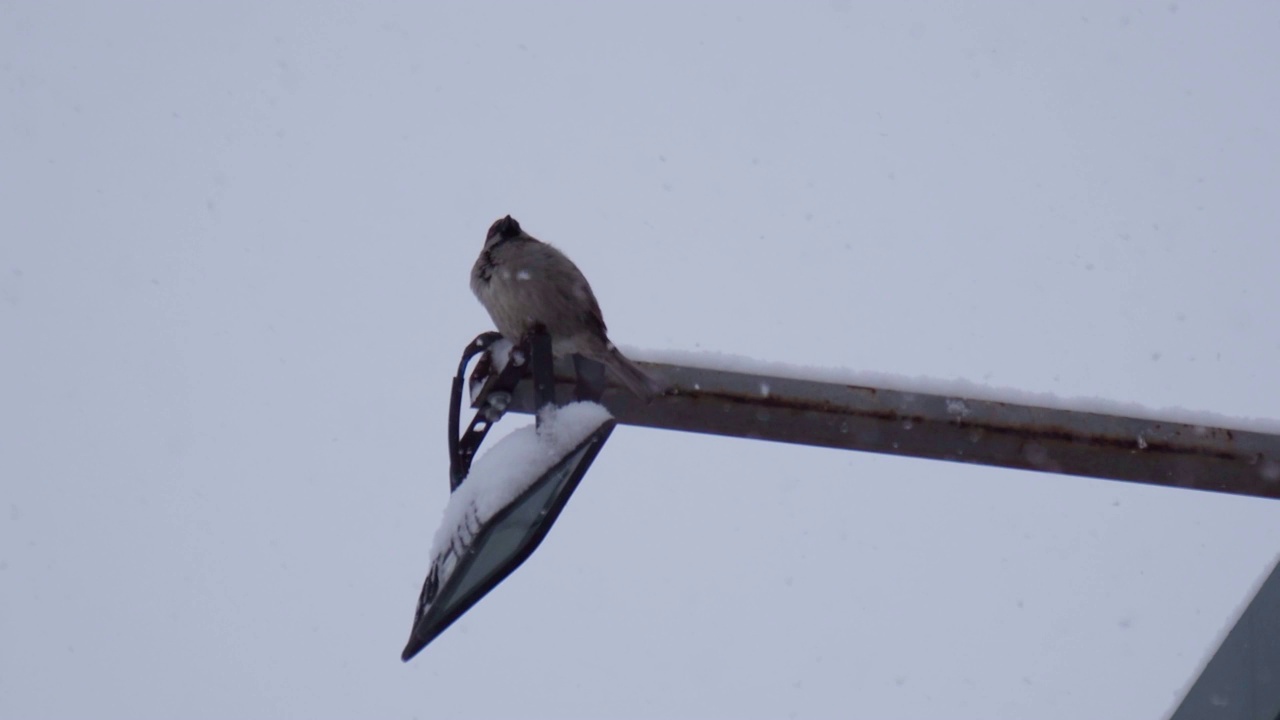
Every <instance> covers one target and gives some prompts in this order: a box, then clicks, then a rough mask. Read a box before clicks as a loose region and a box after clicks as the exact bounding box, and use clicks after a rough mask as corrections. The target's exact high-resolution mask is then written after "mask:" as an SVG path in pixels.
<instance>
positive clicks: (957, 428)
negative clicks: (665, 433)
mask: <svg viewBox="0 0 1280 720" xmlns="http://www.w3.org/2000/svg"><path fill="white" fill-rule="evenodd" d="M640 364H641V365H643V366H647V367H648V368H650V369H651V370H652V371H653V372H654V373H655V374H658V375H659V376H661V377H662V378H664V379H666V380H668V381H670V382H672V383H673V384H674V386H675V387H676V391H675V393H674V394H670V395H666V396H663V397H660V398H657V399H655V400H653V401H651V402H649V403H645V402H644V401H642V400H640V399H638V398H636V397H635V396H633V395H631V394H630V393H628V392H627V391H626V390H624V389H621V388H619V387H618V386H616V385H610V386H609V388H608V390H607V391H606V392H605V394H604V397H603V400H602V402H603V403H604V405H605V406H606V407H607V408H608V409H609V411H610V412H611V413H613V415H614V417H615V418H617V420H618V422H619V423H620V424H624V425H640V426H644V427H653V428H665V429H668V430H682V431H686V432H700V433H710V434H714V435H728V436H732V437H741V438H753V439H759V440H773V441H777V442H787V443H798V444H804V445H817V446H823V447H832V448H843V449H848V450H864V451H868V452H877V453H888V454H892V455H904V456H909V457H918V458H929V459H934V460H950V461H955V462H965V463H979V464H985V465H996V466H1000V467H1009V468H1018V469H1022V470H1035V471H1040V472H1052V473H1064V474H1068V475H1082V476H1087V477H1094V478H1102V479H1109V480H1126V481H1130V482H1140V483H1147V484H1152V485H1164V486H1169V487H1179V488H1191V489H1196V490H1210V491H1214V492H1225V493H1234V494H1238V495H1252V496H1255V497H1266V498H1277V499H1280V436H1275V435H1266V434H1262V433H1255V432H1247V431H1242V430H1232V429H1227V428H1212V427H1200V426H1195V425H1184V424H1180V423H1171V422H1164V421H1157V420H1144V419H1140V418H1129V417H1119V416H1111V415H1102V414H1098V413H1089V412H1076V411H1071V410H1056V409H1051V408H1041V407H1032V406H1025V405H1017V404H1013V403H1001V402H990V401H984V400H972V399H967V398H959V397H948V396H944V395H931V394H926V393H908V392H899V391H895V390H883V389H878V388H872V387H857V386H851V385H839V384H833V383H822V382H814V381H810V380H794V379H790V378H779V377H765V376H758V375H747V374H743V373H735V372H726V371H722V370H707V369H703V368H693V367H682V366H677V365H658V364H652V363H640ZM573 378H574V373H573V368H572V366H571V364H570V363H569V362H568V361H567V360H563V361H559V362H557V364H556V383H557V385H559V386H563V387H564V390H562V391H561V392H563V393H569V392H572V390H571V386H572V384H573ZM562 397H568V395H562ZM510 409H511V410H514V411H516V412H524V413H533V412H534V410H535V409H536V404H535V402H534V393H533V390H532V384H531V383H530V382H529V381H528V380H524V381H521V383H520V384H519V386H517V388H516V392H515V394H514V397H513V399H512V403H511V408H510Z"/></svg>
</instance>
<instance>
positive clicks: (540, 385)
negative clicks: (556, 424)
mask: <svg viewBox="0 0 1280 720" xmlns="http://www.w3.org/2000/svg"><path fill="white" fill-rule="evenodd" d="M526 340H527V341H528V343H529V355H530V358H529V365H530V366H531V369H532V370H533V393H534V397H535V398H536V400H537V403H538V411H539V416H538V422H539V423H541V421H542V416H541V411H542V408H544V407H546V406H547V405H551V406H552V407H554V406H555V405H556V369H555V364H554V363H555V359H554V358H553V357H552V355H551V335H550V334H549V333H548V332H547V328H546V326H544V325H542V324H541V323H539V324H537V325H534V326H533V328H531V329H530V330H529V333H528V334H527V335H526Z"/></svg>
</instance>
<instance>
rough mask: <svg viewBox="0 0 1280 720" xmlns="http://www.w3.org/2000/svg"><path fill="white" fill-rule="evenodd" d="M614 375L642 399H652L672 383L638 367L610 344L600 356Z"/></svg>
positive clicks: (667, 388)
mask: <svg viewBox="0 0 1280 720" xmlns="http://www.w3.org/2000/svg"><path fill="white" fill-rule="evenodd" d="M600 361H601V362H603V363H604V364H605V365H606V366H607V367H608V368H609V370H610V371H611V372H612V373H613V375H614V377H616V378H618V380H619V381H620V382H621V383H622V384H623V385H625V386H626V388H627V389H628V390H630V391H631V393H632V394H633V395H635V396H636V397H638V398H640V399H642V400H652V399H653V398H654V397H656V396H658V395H661V394H663V393H665V392H666V391H667V390H669V389H670V387H671V386H670V385H669V384H667V383H665V382H662V381H661V380H658V379H657V378H655V377H653V376H652V375H650V374H649V373H647V372H645V371H643V370H641V369H640V368H638V367H636V364H635V363H633V362H631V361H630V360H628V359H627V356H626V355H623V354H622V353H620V352H618V348H616V347H614V346H613V343H610V344H609V349H608V351H607V352H606V353H605V355H604V356H603V357H601V358H600Z"/></svg>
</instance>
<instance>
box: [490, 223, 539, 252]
mask: <svg viewBox="0 0 1280 720" xmlns="http://www.w3.org/2000/svg"><path fill="white" fill-rule="evenodd" d="M519 239H532V238H530V237H529V234H528V233H526V232H525V231H524V230H521V229H520V223H518V222H516V219H515V218H513V217H511V216H510V215H508V216H506V217H504V218H501V219H499V220H495V221H494V223H493V224H492V225H490V226H489V234H488V235H487V236H485V239H484V246H485V247H487V248H488V247H493V246H494V245H497V244H498V243H500V242H505V241H507V240H519Z"/></svg>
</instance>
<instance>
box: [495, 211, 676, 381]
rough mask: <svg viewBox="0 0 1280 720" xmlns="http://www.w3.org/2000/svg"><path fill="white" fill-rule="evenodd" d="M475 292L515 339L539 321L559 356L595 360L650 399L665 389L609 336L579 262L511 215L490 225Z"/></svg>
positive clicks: (503, 332) (508, 334)
mask: <svg viewBox="0 0 1280 720" xmlns="http://www.w3.org/2000/svg"><path fill="white" fill-rule="evenodd" d="M471 291H472V292H474V293H475V295H476V298H477V299H479V300H480V304H481V305H483V306H484V309H485V310H487V311H488V312H489V317H491V318H493V323H494V325H496V326H497V327H498V332H500V333H502V334H503V336H504V337H506V338H507V339H509V340H510V341H511V342H513V343H518V342H520V341H521V340H522V339H524V337H525V335H526V334H527V333H528V332H529V331H530V330H532V329H533V327H534V326H535V325H537V324H541V325H542V326H543V327H545V328H546V330H547V334H548V335H550V336H551V352H552V354H553V355H555V356H556V357H564V356H567V355H574V354H576V355H580V356H582V357H585V358H588V359H590V360H595V361H597V362H599V363H601V364H603V365H604V366H605V367H607V368H608V369H609V371H610V372H611V373H613V375H614V377H616V378H617V379H618V381H619V382H621V383H622V384H623V385H624V386H626V388H627V389H628V390H630V391H631V392H632V393H633V394H635V395H636V396H638V397H640V398H643V399H646V400H647V399H649V398H652V397H653V396H655V395H660V394H662V393H663V392H664V391H665V390H666V386H665V385H664V384H662V383H661V382H659V381H657V380H655V379H654V378H653V377H651V376H650V375H648V374H647V373H645V372H644V371H643V370H641V369H640V368H638V367H636V365H635V363H633V362H631V361H630V360H628V359H627V358H626V356H624V355H623V354H622V353H621V352H619V351H618V348H616V347H614V344H613V343H612V342H610V341H609V336H608V334H607V331H606V328H605V324H604V316H603V315H601V313H600V303H598V302H596V296H595V293H593V292H592V291H591V285H590V284H589V283H587V278H586V277H584V276H583V274H582V271H581V270H579V269H578V266H577V265H574V264H573V261H572V260H570V259H569V258H568V257H566V256H565V254H564V253H562V252H560V251H559V250H557V249H556V248H554V247H552V246H551V245H548V244H547V243H544V242H542V241H541V240H538V239H537V238H535V237H533V236H532V235H530V234H529V233H527V232H525V231H524V230H522V229H521V228H520V223H518V222H516V220H515V218H513V217H511V216H510V215H507V216H506V217H504V218H502V219H500V220H498V221H496V222H494V223H493V225H491V226H490V227H489V234H488V235H487V236H486V237H485V241H484V249H483V250H481V251H480V257H479V258H477V259H476V263H475V265H474V266H473V267H472V268H471Z"/></svg>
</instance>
